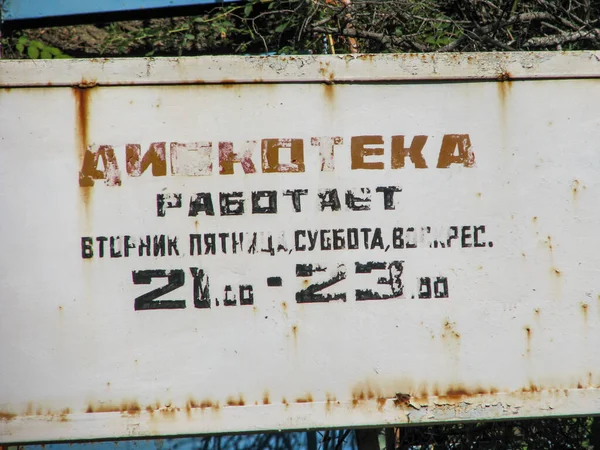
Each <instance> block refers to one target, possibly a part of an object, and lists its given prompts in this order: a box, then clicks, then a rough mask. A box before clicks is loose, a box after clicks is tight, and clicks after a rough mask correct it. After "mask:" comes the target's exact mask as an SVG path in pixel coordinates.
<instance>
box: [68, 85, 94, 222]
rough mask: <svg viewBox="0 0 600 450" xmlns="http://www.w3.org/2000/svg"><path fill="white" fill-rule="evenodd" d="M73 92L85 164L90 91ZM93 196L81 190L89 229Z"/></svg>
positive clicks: (77, 138)
mask: <svg viewBox="0 0 600 450" xmlns="http://www.w3.org/2000/svg"><path fill="white" fill-rule="evenodd" d="M72 91H73V97H74V99H75V142H76V145H77V158H78V160H79V161H80V162H83V161H85V156H86V152H87V151H88V150H87V148H88V145H89V137H88V132H89V130H88V126H89V120H90V118H89V115H90V90H89V89H83V88H79V87H74V88H72ZM80 185H81V180H80ZM92 195H93V192H92V189H79V196H80V198H81V202H82V204H83V207H84V216H85V219H86V222H87V223H86V225H87V227H89V225H90V222H91V217H90V202H91V200H92Z"/></svg>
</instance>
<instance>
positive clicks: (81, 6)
mask: <svg viewBox="0 0 600 450" xmlns="http://www.w3.org/2000/svg"><path fill="white" fill-rule="evenodd" d="M231 1H235V0H0V5H2V7H1V9H2V19H3V20H5V21H9V20H21V19H43V18H45V17H57V16H74V15H80V14H93V13H107V12H119V11H136V10H140V9H151V8H166V7H173V6H190V5H207V4H218V3H226V2H231Z"/></svg>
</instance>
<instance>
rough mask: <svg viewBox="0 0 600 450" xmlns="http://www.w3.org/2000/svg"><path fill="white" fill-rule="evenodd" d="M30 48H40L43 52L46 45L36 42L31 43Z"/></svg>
mask: <svg viewBox="0 0 600 450" xmlns="http://www.w3.org/2000/svg"><path fill="white" fill-rule="evenodd" d="M29 46H30V47H36V48H39V49H40V50H42V49H43V48H44V47H45V45H44V44H42V43H41V42H40V41H35V40H34V41H29Z"/></svg>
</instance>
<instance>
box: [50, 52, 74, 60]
mask: <svg viewBox="0 0 600 450" xmlns="http://www.w3.org/2000/svg"><path fill="white" fill-rule="evenodd" d="M54 59H71V57H70V56H69V55H65V54H64V53H61V54H60V55H56V56H55V57H54Z"/></svg>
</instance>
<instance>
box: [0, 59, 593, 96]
mask: <svg viewBox="0 0 600 450" xmlns="http://www.w3.org/2000/svg"><path fill="white" fill-rule="evenodd" d="M572 78H600V51H578V52H514V53H513V52H511V53H506V52H498V53H427V54H425V53H396V54H377V55H372V54H355V55H298V56H296V55H293V56H199V57H179V58H169V57H163V58H95V59H69V60H3V61H0V87H30V86H35V87H41V86H79V87H93V86H123V85H163V84H167V85H169V84H229V83H243V84H247V83H349V82H377V81H389V82H394V81H397V82H416V81H443V80H449V81H461V80H464V81H485V80H496V81H508V80H527V79H572Z"/></svg>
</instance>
